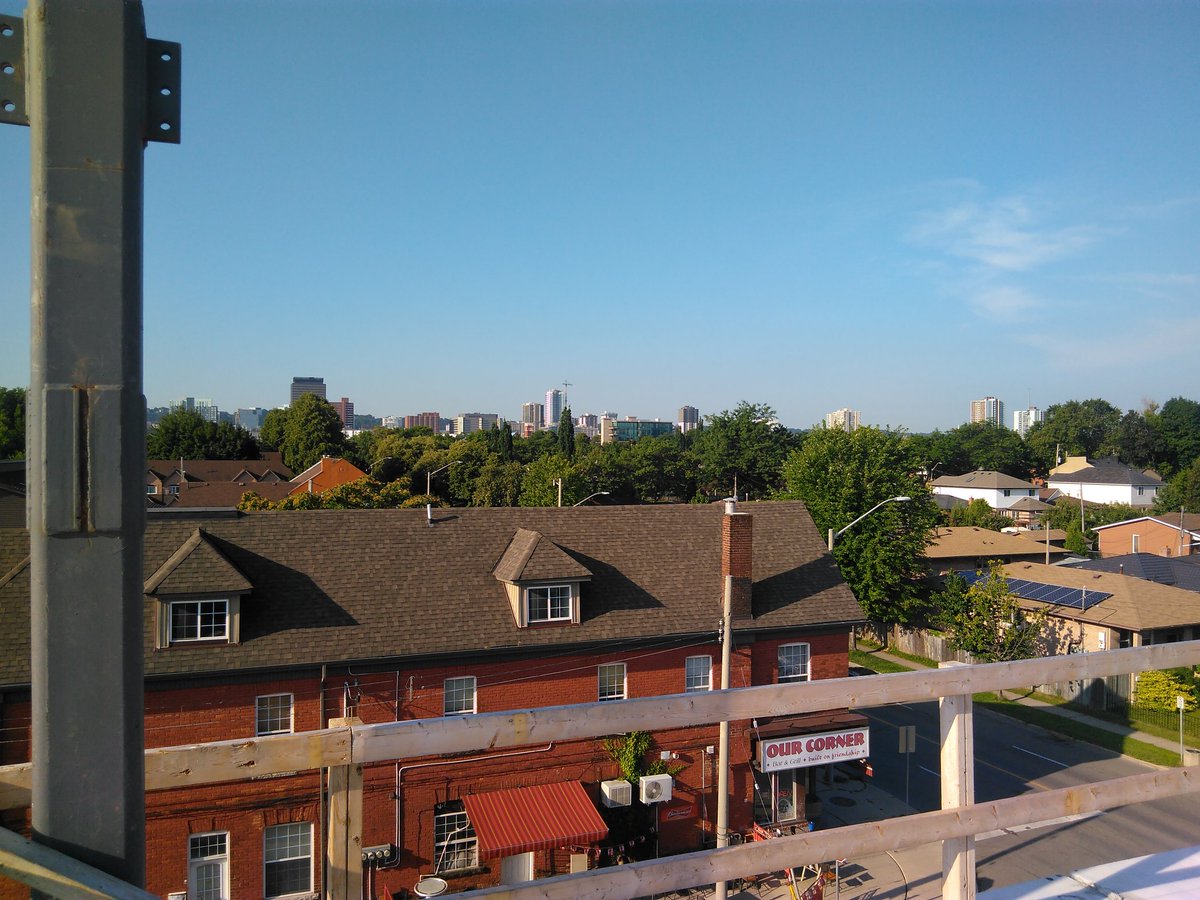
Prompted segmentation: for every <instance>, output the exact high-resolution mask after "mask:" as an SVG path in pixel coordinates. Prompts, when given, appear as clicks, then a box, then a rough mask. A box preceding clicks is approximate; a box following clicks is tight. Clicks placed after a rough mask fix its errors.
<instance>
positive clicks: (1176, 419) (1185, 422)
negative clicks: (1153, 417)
mask: <svg viewBox="0 0 1200 900" xmlns="http://www.w3.org/2000/svg"><path fill="white" fill-rule="evenodd" d="M1158 427H1159V431H1160V432H1161V433H1162V436H1163V440H1164V441H1165V442H1166V445H1167V455H1168V457H1169V459H1168V462H1169V463H1170V470H1171V472H1181V471H1183V470H1184V469H1186V468H1187V467H1188V466H1190V465H1191V464H1192V462H1193V461H1195V460H1196V459H1198V458H1200V403H1197V402H1196V401H1195V400H1187V399H1185V398H1183V397H1172V398H1171V399H1170V400H1168V401H1167V402H1166V403H1164V404H1163V405H1162V409H1161V410H1159V412H1158Z"/></svg>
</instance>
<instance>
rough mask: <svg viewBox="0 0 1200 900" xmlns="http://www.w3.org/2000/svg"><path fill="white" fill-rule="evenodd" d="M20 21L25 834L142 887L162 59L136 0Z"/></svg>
mask: <svg viewBox="0 0 1200 900" xmlns="http://www.w3.org/2000/svg"><path fill="white" fill-rule="evenodd" d="M24 26H25V34H24V39H25V54H24V60H25V62H26V64H27V70H26V72H25V76H26V77H25V85H24V87H25V92H24V98H23V99H24V101H25V103H24V106H25V110H24V111H25V112H26V113H27V116H28V124H29V125H30V126H31V132H30V137H31V160H32V287H33V290H32V294H33V296H32V305H33V310H32V313H33V314H32V324H33V335H32V365H31V373H30V390H29V399H28V435H29V438H28V451H29V452H28V460H29V469H28V485H29V531H30V545H31V546H30V556H31V566H30V574H31V604H32V609H31V617H32V647H31V655H32V695H33V723H32V731H33V734H32V738H33V761H34V767H33V801H32V819H33V833H34V838H35V839H36V840H37V841H39V842H41V843H44V844H47V845H50V846H52V847H54V848H56V849H58V850H61V851H63V852H65V853H67V854H69V855H71V856H73V857H75V858H77V859H79V860H82V861H84V862H87V863H89V864H91V865H93V866H95V867H96V868H99V869H101V870H103V871H105V872H108V873H110V874H112V875H115V876H117V877H119V878H121V879H123V880H125V881H127V882H130V883H132V884H137V885H140V884H142V883H143V882H144V879H145V862H146V860H145V798H144V794H145V790H144V762H143V747H144V744H143V729H142V715H143V699H142V678H143V675H142V609H143V603H144V599H143V596H142V577H143V576H142V533H143V530H144V526H145V515H146V513H145V506H144V504H145V495H144V493H143V490H142V481H143V479H142V469H143V467H144V465H145V400H144V398H143V396H142V181H143V166H142V152H143V151H142V147H143V141H144V140H147V139H151V140H164V139H165V140H167V141H171V142H174V141H177V140H178V137H177V135H178V66H179V59H178V47H177V45H174V44H166V43H164V42H157V41H155V42H148V41H147V40H146V34H145V24H144V20H143V17H142V7H141V3H140V2H137V0H127V2H122V0H90V2H87V3H78V2H66V0H30V3H29V7H28V10H27V14H26V16H25V19H24ZM172 73H174V78H173V80H172V77H171V75H172ZM148 77H150V78H152V79H153V81H152V87H153V92H154V94H155V95H156V96H157V97H162V98H165V103H166V108H167V109H172V108H173V109H174V110H175V113H174V116H173V117H172V115H170V114H168V113H164V112H163V107H162V104H163V102H164V101H163V100H159V99H150V97H149V94H150V91H149V90H148V88H147V79H148ZM9 106H10V107H12V108H9V109H7V112H8V113H9V114H10V117H9V118H7V119H5V120H4V121H10V122H14V123H16V124H24V122H21V121H20V119H19V118H17V117H18V116H20V114H21V113H22V112H23V110H21V109H20V106H19V105H18V104H9ZM151 132H153V133H151Z"/></svg>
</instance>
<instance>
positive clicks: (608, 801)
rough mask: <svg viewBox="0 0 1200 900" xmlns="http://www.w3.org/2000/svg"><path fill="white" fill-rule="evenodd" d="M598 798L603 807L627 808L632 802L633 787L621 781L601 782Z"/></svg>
mask: <svg viewBox="0 0 1200 900" xmlns="http://www.w3.org/2000/svg"><path fill="white" fill-rule="evenodd" d="M600 796H601V798H602V799H603V801H604V805H605V806H608V807H613V806H628V805H629V804H630V803H632V802H633V785H632V784H630V783H629V782H628V781H625V780H623V779H618V780H616V781H602V782H600Z"/></svg>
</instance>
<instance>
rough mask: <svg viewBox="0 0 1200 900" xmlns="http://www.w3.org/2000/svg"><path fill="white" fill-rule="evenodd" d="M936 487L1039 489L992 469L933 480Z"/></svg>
mask: <svg viewBox="0 0 1200 900" xmlns="http://www.w3.org/2000/svg"><path fill="white" fill-rule="evenodd" d="M933 486H934V487H972V488H986V489H987V490H1002V489H1003V488H1009V489H1012V488H1018V489H1022V490H1033V489H1035V488H1036V487H1037V485H1035V484H1034V483H1033V482H1032V481H1022V480H1021V479H1020V478H1013V477H1012V476H1011V475H1005V474H1004V473H1003V472H993V471H992V470H990V469H978V470H976V471H974V472H968V473H967V474H966V475H943V476H941V477H940V478H935V479H934V480H933Z"/></svg>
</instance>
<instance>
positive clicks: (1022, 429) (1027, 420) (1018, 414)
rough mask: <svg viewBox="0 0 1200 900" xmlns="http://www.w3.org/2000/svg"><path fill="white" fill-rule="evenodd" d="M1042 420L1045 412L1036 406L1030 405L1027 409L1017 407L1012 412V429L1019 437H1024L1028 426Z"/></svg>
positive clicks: (1027, 431)
mask: <svg viewBox="0 0 1200 900" xmlns="http://www.w3.org/2000/svg"><path fill="white" fill-rule="evenodd" d="M1044 421H1046V413H1045V412H1044V411H1043V410H1040V409H1038V408H1037V407H1036V406H1031V407H1029V409H1018V410H1016V411H1015V412H1014V413H1013V431H1015V432H1016V433H1017V434H1019V435H1020V436H1021V437H1025V435H1026V434H1028V433H1029V429H1030V428H1032V427H1033V426H1034V425H1036V424H1037V423H1038V422H1044Z"/></svg>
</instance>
